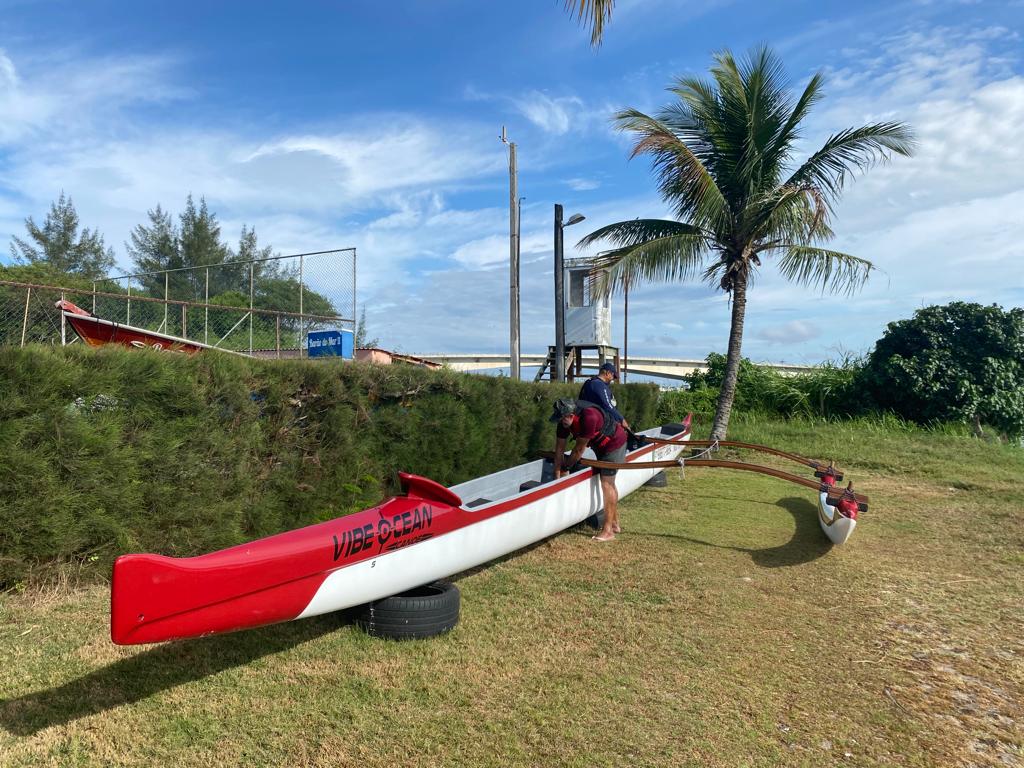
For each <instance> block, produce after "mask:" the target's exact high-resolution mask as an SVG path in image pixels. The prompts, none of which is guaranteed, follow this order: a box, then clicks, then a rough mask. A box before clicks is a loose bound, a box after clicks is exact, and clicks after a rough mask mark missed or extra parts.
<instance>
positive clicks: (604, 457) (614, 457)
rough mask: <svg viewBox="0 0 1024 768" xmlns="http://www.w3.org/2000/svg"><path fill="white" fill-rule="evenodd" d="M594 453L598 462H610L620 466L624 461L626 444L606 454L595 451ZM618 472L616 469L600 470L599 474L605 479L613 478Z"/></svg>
mask: <svg viewBox="0 0 1024 768" xmlns="http://www.w3.org/2000/svg"><path fill="white" fill-rule="evenodd" d="M594 453H595V454H597V460H598V461H611V462H614V463H616V464H621V463H622V462H624V461H625V460H626V444H625V443H623V444H622V445H621V446H619V447H618V448H616V449H615V450H614V451H608V453H598V452H597V451H594ZM618 471H619V470H617V469H602V470H601V474H602V475H604V476H605V477H614V476H615V473H616V472H618Z"/></svg>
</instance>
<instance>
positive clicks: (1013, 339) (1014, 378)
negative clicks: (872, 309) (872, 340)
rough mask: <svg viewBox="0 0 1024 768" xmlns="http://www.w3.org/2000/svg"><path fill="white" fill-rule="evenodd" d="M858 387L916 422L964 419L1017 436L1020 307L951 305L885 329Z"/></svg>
mask: <svg viewBox="0 0 1024 768" xmlns="http://www.w3.org/2000/svg"><path fill="white" fill-rule="evenodd" d="M860 380H861V383H862V385H863V386H864V388H865V389H866V390H867V391H869V392H870V394H871V395H872V397H873V398H874V400H875V402H876V403H877V404H878V406H879V407H881V408H883V409H887V410H891V411H893V412H894V413H897V414H899V415H901V416H903V417H904V418H907V419H910V420H912V421H916V422H918V423H929V422H933V421H964V422H973V423H975V424H976V425H978V426H979V427H980V424H982V423H985V424H990V425H992V426H994V427H996V428H997V429H999V430H1000V431H1002V432H1003V433H1005V434H1007V435H1010V436H1013V437H1020V436H1021V435H1024V386H1022V384H1021V382H1024V309H1020V308H1014V309H1011V310H1009V311H1004V310H1003V309H1002V308H1001V307H999V306H996V305H992V306H988V307H985V306H982V305H980V304H972V303H966V302H953V303H952V304H947V305H945V306H933V307H926V308H924V309H920V310H918V311H917V312H915V313H914V317H913V318H911V319H909V320H899V321H897V322H894V323H889V325H888V327H887V329H886V332H885V335H884V336H883V337H882V338H881V339H880V340H879V341H878V343H877V344H876V345H875V349H874V351H873V352H872V353H871V355H870V356H869V358H868V361H867V364H866V366H865V368H864V370H863V374H862V376H861V379H860Z"/></svg>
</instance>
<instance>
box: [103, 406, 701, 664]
mask: <svg viewBox="0 0 1024 768" xmlns="http://www.w3.org/2000/svg"><path fill="white" fill-rule="evenodd" d="M674 427H675V429H679V427H678V425H674ZM673 431H674V430H672V429H669V430H667V432H662V431H661V430H659V429H652V430H647V431H646V432H644V433H640V434H648V435H651V436H659V435H664V436H666V437H670V439H671V441H672V442H671V443H669V444H663V445H657V446H655V445H648V446H644V447H641V448H638V449H637V450H635V451H632V452H631V453H629V454H628V455H627V461H650V460H651V459H652V458H653V459H657V460H665V459H674V458H676V457H677V456H678V455H679V454H680V453H681V452H682V450H683V448H684V447H685V446H686V442H687V440H688V439H689V436H690V431H689V418H687V421H686V422H685V424H684V425H683V428H682V429H680V430H679V431H678V432H676V433H674V434H672V433H673ZM659 471H660V470H658V469H637V470H629V471H623V472H619V473H618V474H617V475H616V477H615V485H616V488H617V490H618V492H619V497H620V498H624V497H625V496H628V495H629V494H630V493H632V492H633V491H635V490H636V489H637V488H639V487H640V486H642V485H643V484H644V483H645V482H647V481H648V480H650V479H651V478H652V477H653V476H654V475H655V474H657V473H658V472H659ZM550 473H551V464H550V462H544V461H533V462H530V463H528V464H522V465H520V466H518V467H512V468H511V469H506V470H503V471H501V472H496V473H494V474H493V475H487V476H485V477H482V478H477V479H475V480H470V481H469V482H466V483H462V484H460V485H456V486H453V487H452V488H445V487H444V486H441V485H439V484H437V483H434V482H433V481H431V480H428V479H426V478H422V477H418V476H416V475H408V474H401V475H400V479H401V483H402V488H403V491H404V492H405V495H404V496H399V497H395V498H391V499H388V500H387V501H385V502H383V503H382V504H380V505H379V506H376V507H372V508H370V509H367V510H364V511H362V512H358V513H356V514H353V515H348V516H346V517H341V518H338V519H336V520H331V521H329V522H325V523H319V524H317V525H312V526H309V527H306V528H302V529H299V530H296V531H289V532H287V533H282V534H278V535H276V536H271V537H269V538H266V539H260V540H259V541H254V542H251V543H248V544H242V545H240V546H237V547H231V548H230V549H225V550H221V551H220V552H214V553H211V554H208V555H201V556H199V557H191V558H180V559H179V558H170V557H162V556H160V555H150V554H142V555H124V556H122V557H119V558H118V559H117V560H116V562H115V563H114V574H113V582H112V586H111V639H112V640H113V641H114V642H115V643H118V644H121V645H128V644H137V643H154V642H161V641H164V640H173V639H182V638H188V637H199V636H203V635H210V634H216V633H220V632H230V631H234V630H239V629H247V628H252V627H258V626H263V625H266V624H273V623H276V622H281V621H289V620H292V619H300V618H305V617H309V616H316V615H319V614H323V613H329V612H331V611H338V610H342V609H344V608H350V607H352V606H356V605H361V604H363V603H368V602H370V601H372V600H378V599H381V598H384V597H388V596H390V595H394V594H398V593H400V592H404V591H405V590H408V589H412V588H414V587H417V586H420V585H422V584H426V583H429V582H431V581H434V580H436V579H439V578H444V577H447V576H452V575H453V574H456V573H460V572H462V571H465V570H468V569H469V568H473V567H476V566H478V565H481V564H483V563H486V562H489V561H491V560H494V559H496V558H498V557H502V556H504V555H507V554H509V553H510V552H514V551H516V550H518V549H522V548H523V547H526V546H529V545H530V544H533V543H535V542H537V541H540V540H542V539H544V538H547V537H549V536H553V535H554V534H556V533H559V532H560V531H563V530H565V529H566V528H570V527H572V526H574V525H577V524H578V523H581V522H583V521H584V520H586V519H587V518H588V517H590V516H591V515H594V514H597V513H598V512H599V511H600V510H601V509H602V508H603V506H604V502H603V494H602V491H601V484H600V480H599V477H598V475H596V474H595V473H593V472H592V471H590V470H581V471H578V472H575V473H572V474H570V475H568V476H565V477H562V478H560V479H557V480H553V479H550ZM466 500H468V501H466Z"/></svg>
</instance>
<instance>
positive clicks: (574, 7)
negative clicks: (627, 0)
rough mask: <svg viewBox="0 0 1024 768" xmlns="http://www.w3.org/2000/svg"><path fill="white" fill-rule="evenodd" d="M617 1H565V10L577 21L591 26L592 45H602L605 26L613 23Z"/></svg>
mask: <svg viewBox="0 0 1024 768" xmlns="http://www.w3.org/2000/svg"><path fill="white" fill-rule="evenodd" d="M614 5H615V0H565V10H567V11H569V12H570V13H571V14H572V15H573V16H575V17H576V19H577V20H578V21H579V22H581V23H583V24H589V25H590V44H591V45H592V46H594V47H595V48H596V47H597V46H599V45H601V40H602V38H603V37H604V25H605V24H607V23H608V22H609V21H611V18H612V7H613V6H614Z"/></svg>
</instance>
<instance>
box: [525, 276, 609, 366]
mask: <svg viewBox="0 0 1024 768" xmlns="http://www.w3.org/2000/svg"><path fill="white" fill-rule="evenodd" d="M590 270H591V265H590V262H589V261H587V260H586V259H574V260H571V261H566V265H565V273H564V286H565V295H564V299H563V304H564V308H563V312H564V313H565V314H564V316H565V359H564V360H563V361H562V370H563V371H564V372H565V380H566V381H570V382H571V381H573V380H574V379H575V378H576V377H578V376H582V375H583V353H584V352H596V353H597V367H600V366H601V365H602V364H604V363H605V362H608V361H611V362H613V363H614V364H615V367H616V368H618V367H619V349H618V347H613V346H611V338H612V309H611V296H610V295H609V292H608V291H605V292H604V293H603V294H600V295H593V294H592V292H591V288H592V287H593V286H592V281H591V277H590ZM555 350H556V346H549V347H548V356H547V359H546V360H545V361H544V365H542V366H541V368H540V370H539V371H537V375H536V377H535V378H534V381H540V380H541V379H543V378H549V379H551V380H555V379H556V376H555V371H556V368H555V357H556V354H557V353H556V351H555Z"/></svg>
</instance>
